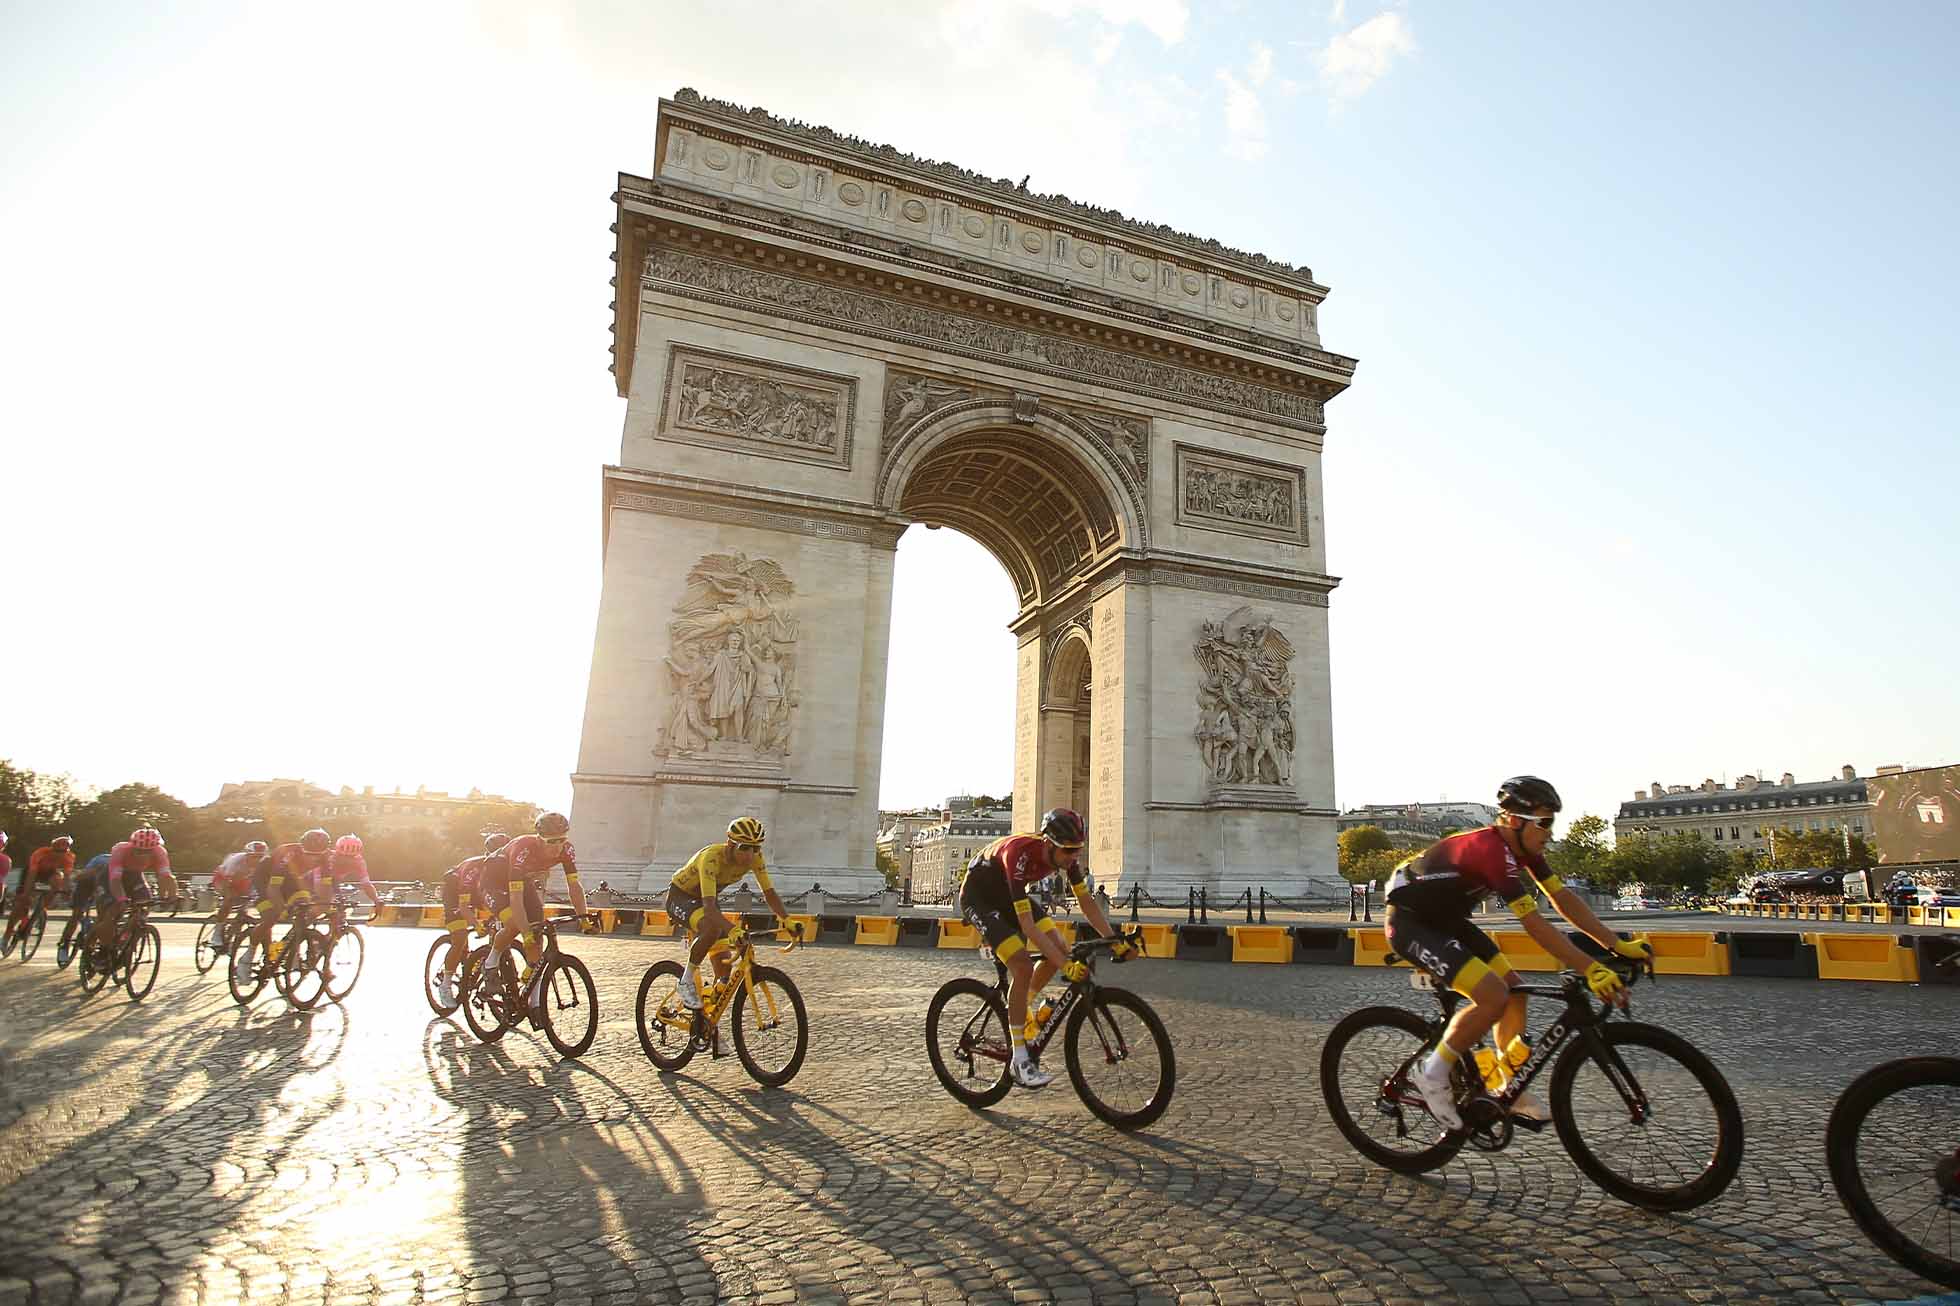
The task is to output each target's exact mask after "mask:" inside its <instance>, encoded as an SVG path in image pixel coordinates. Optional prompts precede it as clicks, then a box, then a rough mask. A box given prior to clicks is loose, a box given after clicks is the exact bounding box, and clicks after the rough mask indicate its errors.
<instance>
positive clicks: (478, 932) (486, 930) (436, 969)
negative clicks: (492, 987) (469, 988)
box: [422, 907, 497, 1016]
mask: <svg viewBox="0 0 1960 1306" xmlns="http://www.w3.org/2000/svg"><path fill="white" fill-rule="evenodd" d="M496 932H497V925H496V918H495V917H493V916H492V915H491V914H490V913H489V911H488V910H487V909H485V908H482V907H477V908H475V909H474V910H473V911H472V912H471V913H470V926H469V932H468V934H466V935H465V937H464V940H463V955H464V956H465V957H467V956H468V955H469V952H470V948H471V946H472V945H473V943H474V942H475V941H477V940H481V941H482V942H483V943H486V944H487V943H489V942H490V937H491V936H492V935H494V934H495V933H496ZM448 968H449V932H448V931H447V930H445V931H443V933H442V934H441V935H440V936H439V937H438V938H436V940H435V941H434V942H432V943H430V944H429V955H428V956H427V957H425V958H423V960H422V996H423V997H424V998H426V999H427V1000H428V1003H429V1010H430V1011H433V1012H435V1013H436V1014H437V1015H438V1016H452V1015H454V1014H456V1009H457V1008H458V1007H460V1006H462V1005H463V999H462V991H463V986H462V974H461V970H460V969H459V970H458V973H457V983H456V986H455V988H454V989H452V990H451V991H452V992H453V993H455V994H456V997H455V999H454V1000H452V1001H450V1002H444V1001H443V1000H442V995H441V994H440V993H438V992H437V991H436V976H438V975H440V974H442V973H443V972H444V971H446V970H448Z"/></svg>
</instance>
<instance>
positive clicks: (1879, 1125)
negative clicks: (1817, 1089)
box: [1824, 1057, 1960, 1288]
mask: <svg viewBox="0 0 1960 1306" xmlns="http://www.w3.org/2000/svg"><path fill="white" fill-rule="evenodd" d="M1824 1158H1825V1160H1826V1162H1827V1163H1828V1164H1829V1165H1830V1169H1831V1183H1832V1184H1833V1185H1834V1186H1835V1187H1836V1188H1837V1192H1838V1197H1839V1199H1840V1200H1842V1201H1843V1202H1844V1209H1845V1210H1847V1211H1849V1212H1850V1213H1851V1218H1852V1219H1853V1220H1856V1221H1857V1222H1858V1227H1859V1228H1860V1229H1863V1230H1864V1231H1865V1236H1866V1237H1867V1238H1869V1239H1871V1240H1872V1242H1873V1244H1874V1245H1876V1246H1877V1248H1878V1249H1879V1250H1880V1251H1882V1252H1884V1253H1885V1254H1886V1255H1887V1256H1890V1257H1891V1258H1892V1259H1893V1260H1895V1261H1897V1262H1898V1263H1899V1264H1901V1265H1903V1266H1905V1267H1906V1268H1907V1269H1908V1270H1911V1271H1912V1272H1913V1273H1914V1274H1917V1275H1921V1276H1923V1277H1925V1278H1927V1279H1931V1280H1932V1281H1933V1282H1934V1283H1937V1284H1941V1285H1943V1286H1945V1287H1948V1288H1960V1259H1956V1255H1955V1253H1956V1248H1960V1243H1956V1241H1955V1228H1954V1226H1955V1223H1956V1220H1960V1214H1957V1213H1956V1205H1957V1204H1960V1060H1955V1059H1954V1058H1952V1057H1908V1058H1906V1059H1905V1060H1903V1061H1888V1062H1886V1063H1885V1064H1884V1065H1881V1066H1875V1067H1873V1068H1872V1069H1870V1070H1867V1071H1866V1072H1865V1073H1864V1074H1862V1075H1860V1076H1858V1078H1856V1079H1854V1080H1852V1081H1851V1087H1849V1088H1847V1089H1845V1090H1844V1096H1843V1097H1840V1098H1839V1099H1838V1100H1837V1105H1836V1106H1835V1107H1833V1108H1832V1110H1831V1123H1830V1124H1829V1126H1828V1127H1827V1128H1826V1129H1825V1131H1824Z"/></svg>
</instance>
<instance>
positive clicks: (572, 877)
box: [565, 857, 585, 916]
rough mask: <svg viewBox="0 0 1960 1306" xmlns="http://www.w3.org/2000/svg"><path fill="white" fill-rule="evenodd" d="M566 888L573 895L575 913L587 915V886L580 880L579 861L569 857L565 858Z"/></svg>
mask: <svg viewBox="0 0 1960 1306" xmlns="http://www.w3.org/2000/svg"><path fill="white" fill-rule="evenodd" d="M565 888H566V889H568V890H569V891H570V892H571V895H572V911H573V913H574V914H576V915H579V916H583V915H585V886H584V885H582V884H580V883H579V882H578V863H577V862H575V861H573V860H572V859H571V858H569V857H567V858H566V859H565Z"/></svg>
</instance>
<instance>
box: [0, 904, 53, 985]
mask: <svg viewBox="0 0 1960 1306" xmlns="http://www.w3.org/2000/svg"><path fill="white" fill-rule="evenodd" d="M53 896H54V890H53V888H51V887H50V886H48V885H46V884H37V885H35V886H34V902H33V903H32V905H30V906H29V907H28V909H27V915H25V916H23V917H22V918H21V921H20V928H19V929H15V928H14V922H13V918H12V917H11V916H9V917H8V918H7V936H6V938H5V939H4V940H0V957H5V956H7V955H8V954H9V953H11V952H13V950H14V949H15V948H19V949H20V964H21V965H23V966H25V965H26V964H27V962H28V959H29V958H31V957H33V955H34V953H35V952H36V950H38V949H39V948H40V946H41V936H42V935H44V934H46V933H47V932H48V900H49V899H50V898H52V897H53Z"/></svg>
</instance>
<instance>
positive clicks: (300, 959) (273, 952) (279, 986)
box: [225, 901, 326, 1011]
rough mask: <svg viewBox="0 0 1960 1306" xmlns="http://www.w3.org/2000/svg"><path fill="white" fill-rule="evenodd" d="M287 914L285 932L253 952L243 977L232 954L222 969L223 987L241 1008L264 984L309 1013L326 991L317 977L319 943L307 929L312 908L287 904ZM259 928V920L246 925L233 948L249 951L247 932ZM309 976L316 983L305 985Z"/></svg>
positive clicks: (320, 977)
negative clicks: (229, 960)
mask: <svg viewBox="0 0 1960 1306" xmlns="http://www.w3.org/2000/svg"><path fill="white" fill-rule="evenodd" d="M287 912H288V913H289V914H288V915H287V917H286V928H285V931H284V932H283V933H282V934H281V936H280V937H279V938H276V939H273V940H271V941H270V944H269V946H267V947H264V948H259V949H255V950H254V952H253V954H252V965H251V969H250V971H249V972H248V973H247V974H246V975H244V976H242V977H241V976H240V975H239V973H238V962H237V956H236V954H235V953H234V955H233V958H232V963H231V964H230V965H228V966H226V967H225V985H226V987H228V988H229V989H230V990H231V998H232V1001H234V1002H236V1003H237V1004H238V1005H239V1006H241V1007H246V1006H250V1005H251V1004H252V1001H253V999H255V998H257V997H258V996H259V994H260V993H262V992H264V991H265V986H266V983H267V981H270V982H271V984H272V987H273V991H274V992H276V993H278V995H279V996H280V997H282V998H284V999H285V1000H286V1001H287V1002H288V1003H290V1004H291V1005H292V1006H294V1007H295V1008H297V1009H299V1010H301V1011H307V1010H310V1009H311V1008H312V1007H313V1005H314V1004H315V1003H317V1002H318V1001H319V1000H320V995H321V993H322V992H323V991H324V990H325V989H326V979H325V976H324V975H322V974H321V973H320V952H319V949H320V948H321V947H322V944H323V940H322V939H321V937H320V936H319V935H317V934H315V933H314V932H313V930H312V928H311V926H312V921H313V911H312V904H311V903H310V902H306V901H301V902H297V903H288V904H287ZM260 924H262V922H261V921H260V920H258V919H257V918H252V920H251V923H250V925H249V926H248V927H246V929H245V930H241V931H240V932H239V934H238V935H237V936H236V939H235V943H236V946H240V947H248V948H249V947H250V946H251V943H250V935H249V933H248V932H247V931H248V930H257V929H258V927H259V925H260ZM309 975H311V976H314V977H316V978H318V979H319V981H320V982H319V983H318V984H313V983H310V982H308V981H307V976H309ZM296 984H297V995H296V994H295V986H296Z"/></svg>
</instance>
